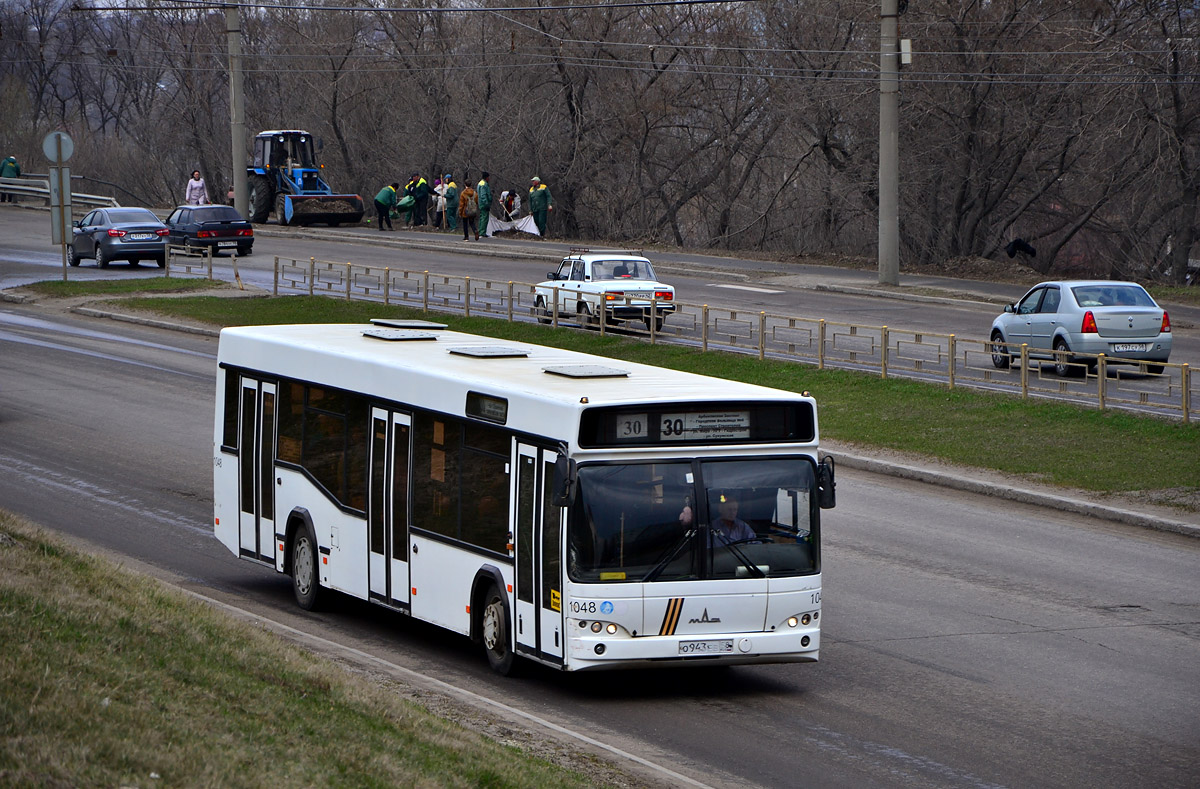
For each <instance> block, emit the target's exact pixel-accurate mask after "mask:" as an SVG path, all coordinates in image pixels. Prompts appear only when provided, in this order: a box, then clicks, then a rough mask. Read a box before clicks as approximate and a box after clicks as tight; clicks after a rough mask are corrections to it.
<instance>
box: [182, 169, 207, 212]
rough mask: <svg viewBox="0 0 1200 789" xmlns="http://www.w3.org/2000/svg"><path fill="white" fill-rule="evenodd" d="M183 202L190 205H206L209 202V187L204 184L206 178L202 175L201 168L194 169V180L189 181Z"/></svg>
mask: <svg viewBox="0 0 1200 789" xmlns="http://www.w3.org/2000/svg"><path fill="white" fill-rule="evenodd" d="M183 202H185V203H187V204H188V205H206V204H207V203H208V187H206V186H205V185H204V179H203V178H201V177H200V171H199V170H192V180H190V181H188V182H187V189H186V190H185V191H184V194H183Z"/></svg>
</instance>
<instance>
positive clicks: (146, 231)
mask: <svg viewBox="0 0 1200 789" xmlns="http://www.w3.org/2000/svg"><path fill="white" fill-rule="evenodd" d="M167 232H168V231H167V226H166V225H164V224H163V223H162V221H161V220H160V219H159V218H158V217H157V216H155V214H154V212H152V211H150V210H149V209H147V208H97V209H96V210H94V211H89V212H88V214H87V215H86V216H85V217H84V218H83V219H80V220H79V221H78V222H76V223H75V224H74V226H73V227H72V228H71V233H72V235H71V243H70V244H68V245H67V262H68V263H70V264H71V265H72V266H78V265H79V261H80V260H82V259H83V258H95V259H96V265H97V266H99V267H100V268H106V267H107V266H108V264H109V262H111V261H113V260H128V261H129V265H131V266H136V265H137V263H138V261H139V260H152V261H154V262H155V263H157V264H158V266H159V268H162V267H163V266H165V265H166V264H167Z"/></svg>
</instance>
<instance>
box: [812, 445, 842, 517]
mask: <svg viewBox="0 0 1200 789" xmlns="http://www.w3.org/2000/svg"><path fill="white" fill-rule="evenodd" d="M833 472H834V465H833V458H832V457H830V456H829V455H826V456H825V457H824V458H822V459H821V462H820V463H818V464H817V506H819V507H820V508H821V509H823V510H831V509H833V508H834V507H836V506H837V492H836V491H837V483H836V482H835V481H834V479H833Z"/></svg>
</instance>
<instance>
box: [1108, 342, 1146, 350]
mask: <svg viewBox="0 0 1200 789" xmlns="http://www.w3.org/2000/svg"><path fill="white" fill-rule="evenodd" d="M1112 349H1113V353H1141V352H1142V351H1144V350H1146V343H1144V342H1118V343H1113V347H1112Z"/></svg>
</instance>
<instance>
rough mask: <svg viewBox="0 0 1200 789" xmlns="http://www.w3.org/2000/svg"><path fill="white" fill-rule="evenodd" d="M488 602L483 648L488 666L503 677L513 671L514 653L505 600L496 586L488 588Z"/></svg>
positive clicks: (482, 631)
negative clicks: (510, 644) (510, 643)
mask: <svg viewBox="0 0 1200 789" xmlns="http://www.w3.org/2000/svg"><path fill="white" fill-rule="evenodd" d="M484 599H485V600H486V601H487V602H485V603H484V606H483V617H482V621H481V622H480V625H481V627H480V632H481V633H482V634H483V648H484V649H485V650H486V651H487V658H488V665H490V666H491V667H492V670H493V671H495V672H496V673H498V674H501V675H503V676H508V674H509V672H511V671H512V665H513V657H514V656H513V651H512V649H511V648H510V647H509V643H508V616H507V614H506V613H505V611H504V598H502V597H501V596H500V590H499V589H497V588H496V585H495V584H491V585H490V586H488V590H487V595H486V597H485V598H484Z"/></svg>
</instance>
